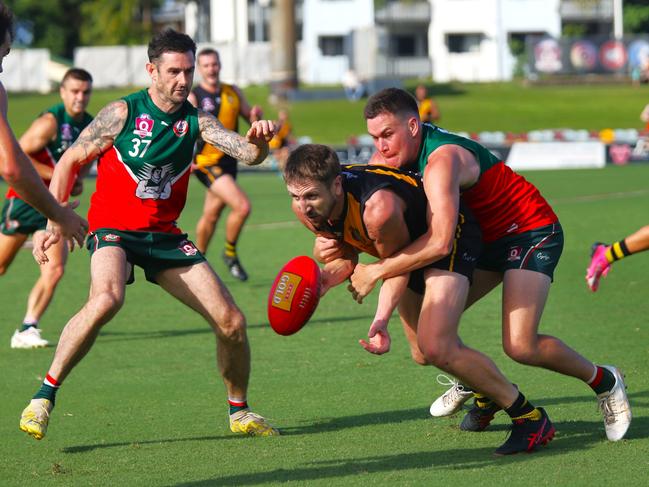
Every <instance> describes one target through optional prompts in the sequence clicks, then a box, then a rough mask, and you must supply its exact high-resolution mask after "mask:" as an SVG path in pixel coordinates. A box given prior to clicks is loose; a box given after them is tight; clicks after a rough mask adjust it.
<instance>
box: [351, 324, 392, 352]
mask: <svg viewBox="0 0 649 487" xmlns="http://www.w3.org/2000/svg"><path fill="white" fill-rule="evenodd" d="M367 337H368V338H369V339H370V341H369V342H367V341H365V340H363V339H361V340H358V343H360V344H361V346H362V347H363V348H364V349H365V350H367V351H368V352H370V353H373V354H375V355H383V354H384V353H387V352H389V351H390V344H391V342H392V340H391V339H390V334H389V333H388V322H387V320H375V321H374V322H373V323H372V325H371V326H370V329H369V330H368V332H367Z"/></svg>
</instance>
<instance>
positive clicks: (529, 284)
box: [351, 88, 631, 441]
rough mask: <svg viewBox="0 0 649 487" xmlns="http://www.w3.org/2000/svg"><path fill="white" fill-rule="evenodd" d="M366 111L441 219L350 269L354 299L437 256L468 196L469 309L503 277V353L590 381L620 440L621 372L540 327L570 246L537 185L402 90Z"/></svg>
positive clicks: (459, 395)
mask: <svg viewBox="0 0 649 487" xmlns="http://www.w3.org/2000/svg"><path fill="white" fill-rule="evenodd" d="M365 118H366V120H367V129H368V132H369V134H370V135H371V136H372V138H373V139H374V145H375V147H376V149H377V152H376V153H375V155H374V156H373V161H375V162H379V163H383V164H387V165H389V166H393V167H406V168H413V169H415V170H419V171H421V172H422V173H423V175H424V181H425V184H426V192H427V195H428V197H429V200H430V205H431V211H432V214H433V215H434V218H433V223H432V225H431V227H430V231H429V232H428V233H427V234H426V235H423V236H422V237H420V238H419V239H418V240H417V241H415V242H413V243H412V244H410V245H409V246H408V247H407V248H405V249H403V250H402V251H400V252H398V253H397V254H395V255H393V256H391V257H389V258H387V259H383V260H381V261H379V262H377V263H373V264H370V265H368V266H363V265H358V266H357V267H356V269H355V271H354V274H353V275H352V276H351V280H352V285H353V288H354V292H355V295H356V297H358V298H360V299H362V297H364V296H366V295H367V294H368V293H369V292H370V291H371V290H372V288H373V287H374V285H375V283H376V282H377V280H378V279H385V278H387V277H392V276H395V275H399V274H401V273H403V272H404V271H408V270H410V269H416V268H418V267H421V266H422V265H423V264H426V263H430V262H434V261H435V260H437V259H438V258H440V256H442V255H443V249H444V244H445V241H444V239H443V236H444V235H446V234H448V232H449V231H450V230H451V229H452V228H453V225H454V223H453V222H454V221H455V219H456V218H457V217H456V213H457V200H458V198H459V196H460V194H462V198H463V199H464V200H465V201H466V203H467V204H468V206H469V208H471V210H472V211H473V213H474V214H475V216H476V218H477V219H478V222H479V223H480V227H481V229H482V232H483V240H484V242H485V248H484V251H483V252H482V255H481V256H480V259H479V261H478V264H477V268H476V271H475V273H474V281H473V284H472V286H471V290H470V293H469V296H468V299H467V307H469V306H471V304H473V303H474V302H476V301H477V300H479V299H480V298H482V297H483V296H485V295H486V294H488V293H489V292H490V291H491V290H493V289H494V288H495V287H496V286H498V285H499V284H500V283H502V285H503V291H502V292H503V295H502V306H503V312H502V320H503V323H502V330H503V346H504V349H505V353H507V355H508V356H509V357H511V358H513V359H514V360H516V361H517V362H519V363H522V364H526V365H532V366H536V367H543V368H546V369H549V370H553V371H555V372H559V373H561V374H564V375H569V376H571V377H576V378H578V379H580V380H582V381H583V382H585V383H586V384H588V385H589V386H590V387H591V388H592V390H593V391H594V392H595V394H596V395H597V400H598V404H599V408H600V410H601V412H602V414H603V416H604V426H605V429H606V435H607V437H608V439H609V440H611V441H617V440H620V439H622V437H623V436H624V434H625V433H626V431H627V430H628V428H629V425H630V423H631V408H630V405H629V401H628V399H627V396H626V391H625V385H624V380H623V378H622V375H621V373H620V371H619V370H618V369H617V368H615V367H612V366H607V365H606V366H600V365H596V364H594V363H593V362H591V361H589V360H587V359H586V358H584V357H583V356H582V355H580V354H578V353H577V352H576V351H575V350H573V349H572V348H570V347H569V346H568V345H566V344H565V343H563V342H562V341H561V340H559V339H558V338H556V337H553V336H550V335H545V334H540V333H539V332H538V329H539V324H540V320H541V314H542V313H543V308H544V306H545V302H546V300H547V297H548V293H549V290H550V283H551V282H552V278H553V273H554V269H555V267H556V265H557V263H558V261H559V256H560V255H561V251H562V249H563V231H562V229H561V225H560V223H559V221H558V218H557V216H556V215H555V214H554V212H553V211H552V208H551V207H550V206H549V205H548V203H547V202H546V201H545V199H544V198H543V197H542V196H541V194H540V193H539V191H538V189H536V187H534V186H533V185H532V184H530V183H529V182H528V181H526V180H525V179H524V178H523V177H522V176H520V175H518V174H516V173H514V172H513V171H512V170H511V169H510V168H509V167H507V166H506V165H505V164H504V163H503V162H502V161H500V160H499V159H498V158H497V157H496V156H494V155H493V154H491V153H490V152H489V151H488V150H487V149H486V148H484V147H483V146H481V145H480V144H478V143H476V142H474V141H472V140H470V139H466V138H463V137H460V136H457V135H454V134H451V133H449V132H446V131H445V130H443V129H440V128H439V127H437V126H435V125H430V124H422V123H421V122H420V120H419V114H418V112H417V103H416V101H415V100H414V99H413V97H412V96H410V95H409V94H408V93H407V92H405V91H403V90H400V89H396V88H388V89H385V90H383V91H380V92H378V93H376V94H375V95H373V96H372V97H371V98H370V99H369V100H368V102H367V105H366V106H365ZM426 181H428V182H429V183H426ZM479 386H481V384H479ZM469 396H470V395H469V394H466V390H463V386H462V385H461V384H456V385H455V386H454V387H452V388H451V389H450V390H449V391H447V393H445V394H444V396H442V397H441V398H440V399H439V400H438V401H436V404H437V405H439V406H440V407H439V408H438V410H437V414H436V415H440V416H442V415H448V414H452V413H453V412H455V411H457V410H459V408H460V407H461V406H462V404H463V403H464V402H465V401H466V400H467V399H468V397H469ZM436 404H435V403H434V404H433V408H431V409H434V406H435V405H436ZM500 409H501V407H500V406H499V405H497V404H495V403H494V402H493V401H492V400H491V399H490V398H488V397H482V396H477V397H476V401H475V404H474V407H473V409H472V410H471V411H470V412H469V413H468V414H467V415H466V416H465V418H464V420H463V421H462V424H461V426H460V428H461V429H463V430H468V431H482V430H483V429H484V428H486V427H487V426H488V425H489V422H490V421H491V419H492V418H493V415H494V414H495V413H496V412H497V411H498V410H500Z"/></svg>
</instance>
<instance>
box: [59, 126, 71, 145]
mask: <svg viewBox="0 0 649 487" xmlns="http://www.w3.org/2000/svg"><path fill="white" fill-rule="evenodd" d="M61 139H62V140H65V141H67V142H72V139H74V134H73V133H72V125H70V124H69V123H64V124H63V125H61Z"/></svg>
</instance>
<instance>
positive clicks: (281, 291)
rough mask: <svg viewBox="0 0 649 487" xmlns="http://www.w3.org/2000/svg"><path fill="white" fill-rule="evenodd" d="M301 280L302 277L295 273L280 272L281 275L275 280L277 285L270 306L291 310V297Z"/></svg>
mask: <svg viewBox="0 0 649 487" xmlns="http://www.w3.org/2000/svg"><path fill="white" fill-rule="evenodd" d="M301 281H302V278H301V277H300V276H298V275H297V274H292V273H290V272H282V275H281V276H280V277H279V280H278V281H277V286H275V292H274V293H273V299H272V301H271V306H273V307H274V308H279V309H281V310H284V311H291V306H292V305H293V297H294V296H295V291H296V290H297V287H298V286H299V285H300V282H301Z"/></svg>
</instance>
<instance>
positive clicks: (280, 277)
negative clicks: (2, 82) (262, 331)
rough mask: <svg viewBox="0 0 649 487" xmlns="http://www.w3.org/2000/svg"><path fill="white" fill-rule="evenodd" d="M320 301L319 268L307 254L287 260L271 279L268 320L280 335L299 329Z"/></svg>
mask: <svg viewBox="0 0 649 487" xmlns="http://www.w3.org/2000/svg"><path fill="white" fill-rule="evenodd" d="M318 301H320V268H319V267H318V264H317V263H316V261H315V260H313V259H312V258H311V257H307V256H305V255H301V256H300V257H295V258H294V259H291V260H289V261H288V262H287V263H286V264H285V265H284V267H282V268H281V270H280V271H279V274H277V277H276V278H275V282H273V285H272V287H271V288H270V294H269V295H268V321H269V323H270V326H272V327H273V330H275V331H276V332H277V333H279V334H280V335H292V334H293V333H296V332H297V331H299V330H300V328H302V327H303V326H304V325H305V324H306V322H307V321H309V318H311V315H312V314H313V312H314V311H315V309H316V307H317V306H318Z"/></svg>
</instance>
